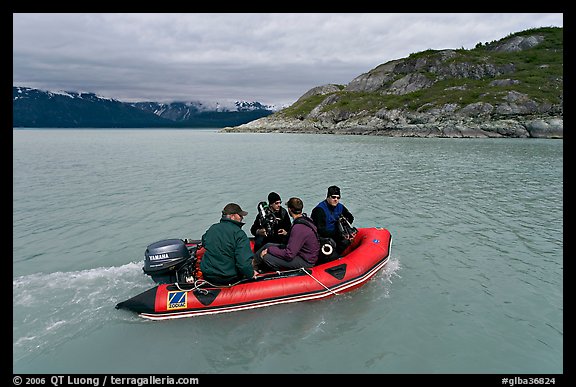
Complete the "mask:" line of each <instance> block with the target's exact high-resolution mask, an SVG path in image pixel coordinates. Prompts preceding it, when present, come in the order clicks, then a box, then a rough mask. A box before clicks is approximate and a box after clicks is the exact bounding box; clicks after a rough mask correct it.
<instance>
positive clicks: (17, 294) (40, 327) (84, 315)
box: [12, 262, 153, 359]
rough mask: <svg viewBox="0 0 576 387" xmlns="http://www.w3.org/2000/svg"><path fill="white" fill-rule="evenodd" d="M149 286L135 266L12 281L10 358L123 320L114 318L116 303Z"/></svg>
mask: <svg viewBox="0 0 576 387" xmlns="http://www.w3.org/2000/svg"><path fill="white" fill-rule="evenodd" d="M152 285H153V283H152V282H151V281H150V279H149V278H148V277H146V276H144V275H142V263H141V262H130V263H128V264H125V265H122V266H119V267H99V268H95V269H88V270H82V271H77V272H56V273H49V274H44V273H36V274H31V275H26V276H21V277H17V278H15V279H14V280H13V281H12V289H13V300H12V301H13V306H14V324H13V326H14V339H15V341H14V344H13V351H14V358H15V359H16V358H18V357H21V356H24V355H26V354H28V353H30V352H31V351H38V350H40V351H42V350H45V349H47V348H48V347H50V348H53V347H54V344H58V343H63V342H66V341H68V340H69V339H70V338H73V337H76V336H78V335H80V334H81V333H82V332H83V331H85V330H86V329H94V328H97V327H98V326H101V325H103V324H104V323H105V322H106V321H109V320H110V319H114V318H126V316H128V315H126V314H118V313H116V312H117V311H116V309H115V305H116V303H118V302H120V301H123V300H124V299H127V298H129V297H132V296H134V295H135V294H138V293H140V292H141V291H144V290H146V289H148V288H150V287H151V286H152ZM47 288H49V289H50V290H49V291H47ZM133 318H134V319H136V317H133ZM30 332H34V335H30Z"/></svg>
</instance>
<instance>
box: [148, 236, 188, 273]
mask: <svg viewBox="0 0 576 387" xmlns="http://www.w3.org/2000/svg"><path fill="white" fill-rule="evenodd" d="M197 248H198V246H197V245H193V246H191V247H187V246H186V243H184V241H183V240H182V239H165V240H161V241H158V242H154V243H152V244H151V245H149V246H148V247H147V248H146V252H145V253H144V267H143V268H142V270H143V271H144V273H145V274H147V275H149V276H150V277H152V279H153V280H154V282H156V283H158V284H169V283H175V282H193V281H194V276H193V274H194V261H195V260H196V249H197Z"/></svg>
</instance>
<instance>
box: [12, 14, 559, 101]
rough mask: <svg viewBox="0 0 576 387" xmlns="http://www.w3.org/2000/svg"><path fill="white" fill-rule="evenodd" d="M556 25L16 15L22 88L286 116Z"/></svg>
mask: <svg viewBox="0 0 576 387" xmlns="http://www.w3.org/2000/svg"><path fill="white" fill-rule="evenodd" d="M549 26H555V27H563V14H561V13H470V14H465V13H452V14H451V13H421V14H418V13H397V14H392V13H365V14H363V13H335V14H329V13H245V14H240V13H232V14H225V13H216V14H209V13H189V14H169V13H144V14H137V13H136V14H114V13H103V14H97V13H80V14H71V13H66V14H58V13H48V14H32V13H23V14H13V43H14V44H13V85H14V86H26V87H33V88H38V89H42V90H52V91H60V90H62V91H86V92H94V93H96V94H98V95H100V96H103V97H108V98H115V99H118V100H120V101H125V102H136V101H157V102H172V101H197V100H199V101H220V102H226V101H235V100H244V101H258V102H262V103H265V104H271V105H276V106H277V107H281V106H283V105H289V104H291V103H293V102H294V101H296V100H297V99H298V98H299V97H300V96H301V95H302V94H304V93H305V92H307V91H308V90H310V89H311V88H313V87H315V86H320V85H324V84H328V83H336V84H347V83H348V82H350V81H351V80H352V79H354V78H355V77H356V76H358V75H360V74H363V73H365V72H368V71H369V70H371V69H373V68H374V67H376V66H378V65H379V64H382V63H386V62H388V61H390V60H394V59H399V58H404V57H406V56H408V55H410V54H411V53H415V52H419V51H423V50H427V49H434V50H439V49H446V48H465V49H471V48H474V47H475V46H476V44H477V43H479V42H482V43H486V42H490V41H493V40H498V39H501V38H503V37H506V36H507V35H509V34H511V33H514V32H518V31H522V30H525V29H529V28H537V27H549Z"/></svg>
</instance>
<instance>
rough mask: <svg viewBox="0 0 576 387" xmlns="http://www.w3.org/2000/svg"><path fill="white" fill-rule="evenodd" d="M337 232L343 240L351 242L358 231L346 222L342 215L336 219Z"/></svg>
mask: <svg viewBox="0 0 576 387" xmlns="http://www.w3.org/2000/svg"><path fill="white" fill-rule="evenodd" d="M338 231H340V235H341V236H342V238H344V239H348V240H352V239H354V237H355V236H356V234H357V233H358V229H357V228H356V227H354V226H352V225H351V224H350V222H348V219H346V218H345V217H344V215H340V216H339V217H338Z"/></svg>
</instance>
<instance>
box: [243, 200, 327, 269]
mask: <svg viewBox="0 0 576 387" xmlns="http://www.w3.org/2000/svg"><path fill="white" fill-rule="evenodd" d="M286 205H287V207H288V214H290V216H291V217H292V218H293V219H294V221H293V223H292V228H291V229H290V234H289V237H288V242H287V244H286V245H278V244H272V243H268V244H266V245H264V247H263V248H262V249H260V251H258V252H257V253H256V254H255V257H254V265H255V267H257V268H259V269H261V270H263V271H265V270H266V269H269V268H270V269H273V270H285V269H297V268H301V267H312V266H314V265H315V264H316V261H317V260H318V253H319V252H320V242H319V241H318V236H317V234H316V226H315V225H314V222H313V221H312V219H310V218H309V217H308V216H307V215H306V214H304V213H302V210H303V209H304V204H303V203H302V200H301V199H300V198H290V200H288V202H287V203H286Z"/></svg>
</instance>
